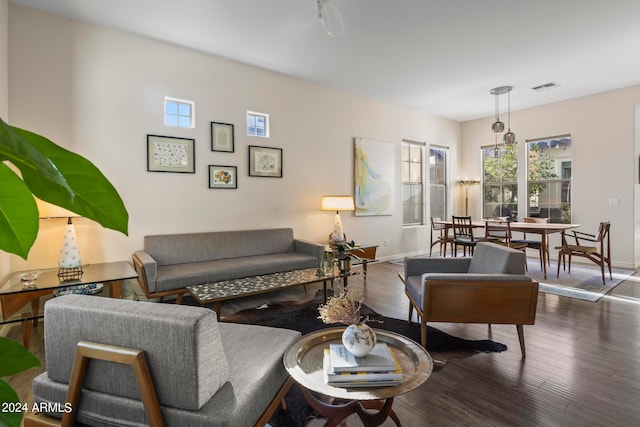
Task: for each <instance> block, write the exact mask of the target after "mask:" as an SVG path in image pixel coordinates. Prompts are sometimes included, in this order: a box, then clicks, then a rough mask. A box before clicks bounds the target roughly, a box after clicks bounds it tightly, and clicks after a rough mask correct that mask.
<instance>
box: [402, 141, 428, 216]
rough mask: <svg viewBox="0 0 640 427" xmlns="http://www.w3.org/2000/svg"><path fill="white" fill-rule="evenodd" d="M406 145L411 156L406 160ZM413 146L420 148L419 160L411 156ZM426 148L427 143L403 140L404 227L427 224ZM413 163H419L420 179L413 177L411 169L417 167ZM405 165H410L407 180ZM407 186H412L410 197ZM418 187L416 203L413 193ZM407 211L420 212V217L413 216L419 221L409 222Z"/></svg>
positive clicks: (407, 170)
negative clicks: (413, 166)
mask: <svg viewBox="0 0 640 427" xmlns="http://www.w3.org/2000/svg"><path fill="white" fill-rule="evenodd" d="M405 147H408V152H409V158H408V159H406V160H405ZM412 147H414V148H419V149H420V159H419V161H415V159H413V160H412V158H411V148H412ZM425 148H426V144H425V143H423V142H417V141H409V140H402V156H401V161H402V166H401V170H402V226H403V227H418V226H423V225H424V224H425V205H426V195H425V165H424V159H425ZM412 164H413V165H416V164H417V165H418V166H417V169H418V170H419V172H420V179H419V180H418V181H415V180H412V179H411V170H412V169H413V170H415V168H411V165H412ZM405 165H407V166H408V167H407V169H406V172H407V178H409V179H408V180H405ZM406 186H409V187H410V194H409V196H408V197H407V195H406V194H405V189H406ZM416 189H419V192H420V194H419V199H420V201H419V203H415V199H414V195H413V192H414V190H416ZM406 200H408V201H409V203H406V202H405V201H406ZM407 212H409V213H411V212H413V214H415V213H419V218H416V216H415V215H414V216H413V218H416V219H417V221H409V222H408V221H406V219H405V218H406V217H407Z"/></svg>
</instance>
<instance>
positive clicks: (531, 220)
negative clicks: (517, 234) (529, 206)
mask: <svg viewBox="0 0 640 427" xmlns="http://www.w3.org/2000/svg"><path fill="white" fill-rule="evenodd" d="M549 221H551V218H538V217H531V216H525V217H524V218H522V222H528V223H530V224H535V223H537V224H549Z"/></svg>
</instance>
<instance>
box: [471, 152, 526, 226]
mask: <svg viewBox="0 0 640 427" xmlns="http://www.w3.org/2000/svg"><path fill="white" fill-rule="evenodd" d="M496 148H497V149H498V151H499V158H500V164H499V169H500V173H499V175H500V176H499V181H495V182H494V181H491V182H487V175H488V172H487V162H486V159H488V158H492V159H495V158H496V157H495V154H494V155H492V156H490V155H487V153H489V152H494V153H495V150H496ZM480 150H481V151H480V154H481V163H482V217H483V218H496V217H505V216H507V217H509V218H510V219H516V218H517V215H518V189H519V187H520V184H519V182H518V170H519V167H520V161H519V159H518V149H517V145H515V144H514V145H511V146H507V145H505V144H497V145H496V144H493V145H487V146H483V147H481V148H480ZM507 150H512V151H511V152H509V153H507ZM505 154H508V155H509V156H510V157H511V158H512V159H513V160H512V161H511V162H510V164H511V165H515V169H514V170H513V171H511V174H512V176H513V177H514V178H515V180H514V181H510V180H505V175H506V174H505V173H504V171H505V169H506V168H505V165H504V159H505ZM496 187H497V188H498V191H497V192H496V194H497V197H498V200H497V201H496V202H488V201H487V195H488V194H492V193H494V192H493V191H492V189H494V188H496ZM507 189H508V191H509V192H510V193H511V201H505V194H506V192H507ZM489 203H491V204H492V205H494V204H495V205H496V206H495V209H493V212H487V205H488V204H489Z"/></svg>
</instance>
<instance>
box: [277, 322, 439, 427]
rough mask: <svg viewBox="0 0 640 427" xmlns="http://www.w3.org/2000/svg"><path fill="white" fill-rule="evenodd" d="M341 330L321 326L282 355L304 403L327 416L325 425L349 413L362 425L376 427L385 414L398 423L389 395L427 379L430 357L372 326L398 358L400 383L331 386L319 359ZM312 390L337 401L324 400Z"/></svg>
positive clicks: (412, 344)
mask: <svg viewBox="0 0 640 427" xmlns="http://www.w3.org/2000/svg"><path fill="white" fill-rule="evenodd" d="M343 331H344V328H331V329H322V330H319V331H316V332H312V333H310V334H307V335H304V336H303V337H301V338H300V339H299V340H297V341H296V342H294V343H293V344H291V346H289V348H288V349H287V350H286V351H285V353H284V356H283V361H284V366H285V368H286V369H287V371H288V372H289V375H291V377H292V378H293V379H294V380H295V381H296V382H297V383H298V385H299V386H300V387H299V388H300V392H301V393H302V395H303V396H304V398H305V399H306V401H307V403H309V405H310V406H311V407H312V408H313V409H315V410H316V411H317V412H318V413H319V414H320V415H322V416H324V417H325V418H327V419H328V421H327V423H326V424H325V426H335V425H337V424H338V423H339V422H340V421H342V420H344V419H345V418H347V417H348V416H349V415H351V414H353V413H356V414H358V416H359V417H360V419H361V420H362V423H363V424H364V425H365V426H378V425H380V424H382V423H383V422H384V421H385V420H386V419H387V418H388V417H391V419H393V421H394V422H395V423H396V425H397V426H400V425H401V423H400V420H399V418H398V416H397V414H396V413H395V412H394V411H393V409H391V406H392V405H393V398H394V397H396V396H399V395H401V394H404V393H407V392H409V391H411V390H413V389H415V388H416V387H418V386H419V385H421V384H422V383H423V382H425V381H426V380H427V378H429V376H430V375H431V372H432V371H433V360H432V359H431V356H430V355H429V353H428V352H427V351H426V350H425V349H424V348H423V347H422V346H420V344H418V343H416V342H415V341H413V340H410V339H409V338H407V337H405V336H403V335H400V334H397V333H395V332H390V331H384V330H381V329H375V332H376V336H377V338H378V342H381V343H386V344H387V345H389V346H390V347H391V348H392V350H393V352H394V355H395V356H396V358H397V359H398V362H399V363H400V366H401V367H402V372H403V375H402V376H403V381H402V383H401V384H399V385H395V386H387V387H370V388H360V387H358V388H344V387H334V386H331V385H328V384H326V383H325V381H324V375H323V368H322V360H323V357H324V349H326V348H329V344H332V343H342V332H343ZM315 393H317V394H320V395H324V396H329V397H331V398H335V399H337V400H335V401H334V402H332V403H327V402H326V401H325V400H323V399H321V398H320V396H316V395H315ZM367 409H375V410H377V412H370V411H367Z"/></svg>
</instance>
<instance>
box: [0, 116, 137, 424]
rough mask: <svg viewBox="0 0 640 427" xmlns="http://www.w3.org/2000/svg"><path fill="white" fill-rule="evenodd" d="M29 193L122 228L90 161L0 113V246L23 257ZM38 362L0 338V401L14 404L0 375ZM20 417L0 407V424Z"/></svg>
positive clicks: (34, 218) (31, 211) (27, 244)
mask: <svg viewBox="0 0 640 427" xmlns="http://www.w3.org/2000/svg"><path fill="white" fill-rule="evenodd" d="M10 165H13V167H11V166H10ZM16 169H17V170H18V171H19V174H18V173H17V172H16ZM34 196H36V197H38V198H40V199H42V200H44V201H46V202H49V203H51V204H54V205H56V206H60V207H63V208H65V209H68V210H70V211H72V212H75V213H77V214H78V215H81V216H83V217H85V218H89V219H92V220H94V221H96V222H98V223H99V224H101V225H102V226H104V227H106V228H110V229H113V230H116V231H120V232H122V233H124V234H127V232H128V230H127V226H128V222H129V214H128V213H127V210H126V208H125V206H124V203H123V202H122V199H121V198H120V196H119V194H118V192H117V191H116V189H115V188H114V187H113V185H112V184H111V183H110V182H109V180H107V178H106V177H105V176H104V175H103V174H102V172H100V170H99V169H98V168H97V167H96V166H95V165H93V164H92V163H91V162H90V161H89V160H87V159H85V158H84V157H82V156H80V155H78V154H75V153H73V152H71V151H68V150H65V149H64V148H62V147H60V146H58V145H56V144H54V143H53V142H51V141H50V140H48V139H47V138H45V137H43V136H40V135H38V134H35V133H33V132H29V131H27V130H24V129H19V128H16V127H13V126H9V125H8V124H7V123H6V122H4V120H2V119H1V118H0V250H2V251H5V252H9V253H12V254H16V255H19V256H20V257H22V258H24V259H26V258H27V255H28V253H29V250H30V249H31V246H33V243H34V241H35V239H36V236H37V234H38V225H39V224H38V208H37V206H36V202H35V199H34ZM39 365H40V361H39V360H38V359H37V358H36V357H35V356H34V355H33V354H32V353H30V352H29V351H28V350H27V349H25V348H24V347H23V346H22V345H21V344H20V343H17V342H16V341H14V340H11V339H9V338H3V337H0V402H5V403H9V402H14V403H16V404H17V403H19V399H18V395H17V394H16V392H15V390H14V389H13V388H12V387H11V386H10V385H9V384H8V383H7V382H6V381H4V380H2V379H1V378H2V377H6V376H9V375H14V374H16V373H18V372H22V371H24V370H26V369H29V368H31V367H34V366H39ZM22 417H23V412H22V411H19V410H16V411H10V412H5V411H0V425H8V426H16V427H17V426H20V423H21V421H22Z"/></svg>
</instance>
